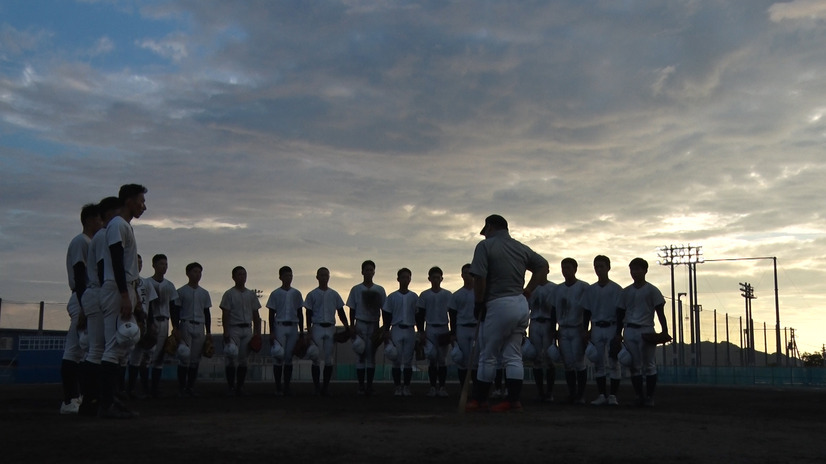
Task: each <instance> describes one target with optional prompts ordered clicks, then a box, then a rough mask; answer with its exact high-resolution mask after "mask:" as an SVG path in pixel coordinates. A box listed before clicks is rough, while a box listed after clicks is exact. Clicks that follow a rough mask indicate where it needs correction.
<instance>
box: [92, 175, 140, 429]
mask: <svg viewBox="0 0 826 464" xmlns="http://www.w3.org/2000/svg"><path fill="white" fill-rule="evenodd" d="M146 193H147V189H146V187H144V186H142V185H138V184H127V185H124V186H122V187H121V188H120V190H119V191H118V199H119V200H120V201H121V208H120V214H119V215H118V216H115V217H114V218H112V220H111V221H110V222H109V224H108V225H107V226H106V244H107V246H108V248H107V251H108V253H107V254H106V256H105V257H104V259H103V261H104V270H103V285H102V286H101V289H100V303H101V308H102V310H103V324H104V326H103V330H104V339H105V346H104V349H103V356H102V357H101V363H100V365H101V367H100V368H101V383H100V415H101V416H102V417H106V418H118V419H120V418H123V419H126V418H132V417H135V416H136V415H137V414H136V413H134V412H132V411H130V410H129V409H128V408H126V407H125V406H123V405H122V404H121V403H119V402H117V403H116V402H115V401H114V399H115V391H116V389H117V386H118V385H119V383H120V382H121V380H122V379H123V374H122V370H121V366H122V365H123V364H125V362H126V359H127V356H128V355H129V349H130V347H131V346H130V345H129V344H123V343H118V339H117V336H116V334H117V331H118V327H119V326H120V325H121V324H125V323H126V322H129V321H132V322H136V321H137V320H139V319H141V317H145V316H146V315H145V314H141V313H142V310H140V308H136V304H137V303H138V296H137V287H138V283H139V282H140V274H139V271H138V247H137V243H136V241H135V234H134V232H133V230H132V225H131V221H132V219H135V218H139V217H141V215H142V214H143V212H144V211H146V197H145V195H146ZM133 311H134V312H135V314H133Z"/></svg>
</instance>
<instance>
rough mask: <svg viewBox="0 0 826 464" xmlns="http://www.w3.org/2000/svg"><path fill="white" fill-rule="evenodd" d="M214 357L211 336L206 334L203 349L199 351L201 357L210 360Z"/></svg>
mask: <svg viewBox="0 0 826 464" xmlns="http://www.w3.org/2000/svg"><path fill="white" fill-rule="evenodd" d="M214 355H215V344H214V343H212V335H209V334H207V336H206V338H205V339H204V348H203V350H201V356H203V357H205V358H211V357H213V356H214Z"/></svg>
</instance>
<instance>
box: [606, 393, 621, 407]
mask: <svg viewBox="0 0 826 464" xmlns="http://www.w3.org/2000/svg"><path fill="white" fill-rule="evenodd" d="M608 406H619V401H617V397H616V396H615V395H610V396H608Z"/></svg>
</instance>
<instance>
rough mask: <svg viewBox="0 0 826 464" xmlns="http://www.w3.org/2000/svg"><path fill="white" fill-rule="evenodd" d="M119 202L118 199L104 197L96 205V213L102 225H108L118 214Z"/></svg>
mask: <svg viewBox="0 0 826 464" xmlns="http://www.w3.org/2000/svg"><path fill="white" fill-rule="evenodd" d="M120 207H121V202H120V198H118V197H106V198H104V199H103V200H100V203H98V213H99V214H100V219H101V220H103V225H104V226H105V225H106V224H109V221H111V220H112V218H113V217H115V216H117V215H118V214H119V212H120Z"/></svg>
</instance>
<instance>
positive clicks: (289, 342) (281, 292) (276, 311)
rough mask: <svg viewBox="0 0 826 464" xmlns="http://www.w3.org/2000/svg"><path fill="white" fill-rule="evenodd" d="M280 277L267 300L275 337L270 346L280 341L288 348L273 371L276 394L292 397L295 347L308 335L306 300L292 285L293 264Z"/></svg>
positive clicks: (276, 361) (281, 270) (274, 364)
mask: <svg viewBox="0 0 826 464" xmlns="http://www.w3.org/2000/svg"><path fill="white" fill-rule="evenodd" d="M278 279H279V280H281V286H280V287H278V288H276V289H275V290H273V292H272V293H271V294H270V298H269V300H267V308H269V310H270V318H269V320H270V327H272V328H273V329H272V336H271V337H270V345H274V344H275V343H280V344H281V346H283V347H284V359H273V366H272V373H273V377H274V378H275V394H276V395H277V396H289V395H290V394H291V392H290V380H292V376H293V350H294V349H295V344H296V342H298V338H299V337H303V336H304V323H303V321H302V314H301V309H302V307H303V306H304V300H303V298H302V297H301V292H299V291H298V290H297V289H295V288H292V287H291V286H290V285H291V284H292V282H293V270H292V269H291V268H290V267H289V266H283V267H282V268H281V269H279V270H278ZM282 373H283V376H284V389H283V390H282V389H281V376H282Z"/></svg>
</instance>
